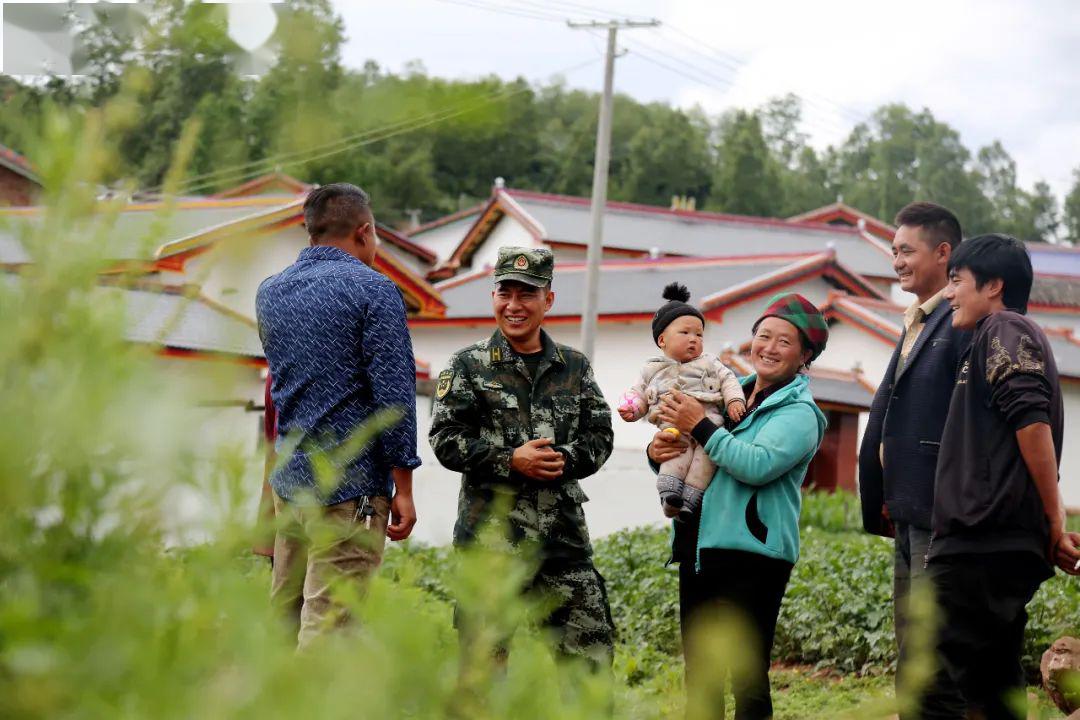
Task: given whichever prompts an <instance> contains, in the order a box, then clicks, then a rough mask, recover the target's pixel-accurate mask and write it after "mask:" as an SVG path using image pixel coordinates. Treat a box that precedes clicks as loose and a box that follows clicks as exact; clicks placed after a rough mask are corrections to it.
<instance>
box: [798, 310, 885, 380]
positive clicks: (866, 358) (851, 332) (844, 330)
mask: <svg viewBox="0 0 1080 720" xmlns="http://www.w3.org/2000/svg"><path fill="white" fill-rule="evenodd" d="M895 347H896V345H895V344H894V343H890V344H888V345H886V344H885V343H884V342H882V341H881V340H878V339H877V338H875V337H872V336H871V335H870V334H869V333H867V331H865V330H861V329H859V328H857V327H854V326H853V325H850V324H848V323H846V322H836V323H833V324H832V325H831V326H830V327H829V342H828V344H827V345H826V346H825V352H823V353H821V355H820V357H818V359H817V360H816V363H817V364H818V365H820V366H821V367H828V368H836V369H837V370H850V369H851V368H852V366H854V365H855V363H856V362H858V363H859V364H860V365H862V369H863V374H864V375H865V376H866V379H867V380H869V381H870V382H871V383H873V385H874V387H877V386H878V385H880V384H881V379H882V378H883V377H884V376H885V370H886V369H887V368H888V366H889V360H890V359H891V358H892V353H893V348H895Z"/></svg>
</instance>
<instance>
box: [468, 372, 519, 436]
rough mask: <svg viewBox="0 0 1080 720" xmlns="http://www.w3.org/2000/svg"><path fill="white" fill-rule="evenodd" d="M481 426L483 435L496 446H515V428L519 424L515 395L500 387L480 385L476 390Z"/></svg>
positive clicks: (516, 434) (517, 404)
mask: <svg viewBox="0 0 1080 720" xmlns="http://www.w3.org/2000/svg"><path fill="white" fill-rule="evenodd" d="M478 396H479V399H480V401H481V402H480V407H478V408H477V410H478V411H479V414H480V422H481V426H482V427H483V428H484V431H483V432H484V435H486V436H488V438H487V439H489V440H490V441H492V442H494V443H495V444H496V445H497V446H498V447H517V445H520V444H521V443H520V442H517V441H518V439H519V438H518V433H517V431H516V430H517V428H518V426H519V425H520V424H521V412H520V405H519V403H518V398H517V395H515V394H513V393H512V392H509V391H507V390H505V389H503V388H501V387H495V388H492V387H487V386H482V387H481V388H480V390H479V392H478Z"/></svg>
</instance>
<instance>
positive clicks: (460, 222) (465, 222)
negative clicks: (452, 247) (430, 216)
mask: <svg viewBox="0 0 1080 720" xmlns="http://www.w3.org/2000/svg"><path fill="white" fill-rule="evenodd" d="M486 204H487V203H480V204H479V205H473V206H472V207H468V208H465V209H464V210H458V211H457V212H455V213H451V214H449V215H444V216H443V217H441V218H436V219H435V220H432V221H431V222H426V223H423V224H422V225H419V226H417V227H415V228H413V229H412V230H410V231H409V232H408V235H409V237H411V238H416V239H417V240H420V239H421V236H423V234H424V233H426V232H428V231H429V230H435V229H436V228H441V227H446V226H447V225H456V226H458V227H460V228H461V235H462V236H463V237H464V235H465V231H466V230H467V229H468V228H469V226H470V225H472V224H473V222H475V221H476V216H477V215H479V214H480V212H481V211H482V210H483V209H484V206H485V205H486Z"/></svg>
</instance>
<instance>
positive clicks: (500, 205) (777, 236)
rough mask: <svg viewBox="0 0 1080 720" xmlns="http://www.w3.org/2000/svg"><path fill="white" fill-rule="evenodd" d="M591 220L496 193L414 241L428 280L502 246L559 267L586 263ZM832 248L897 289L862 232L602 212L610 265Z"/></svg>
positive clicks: (735, 218) (651, 211) (539, 201)
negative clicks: (428, 267) (524, 249)
mask: <svg viewBox="0 0 1080 720" xmlns="http://www.w3.org/2000/svg"><path fill="white" fill-rule="evenodd" d="M589 214H590V202H589V199H588V198H578V197H570V196H566V195H552V194H548V193H538V192H533V191H526V190H514V189H510V188H505V187H499V186H496V187H495V189H494V190H493V191H492V195H491V198H490V199H489V200H488V202H487V203H485V205H484V206H483V208H481V209H480V210H479V212H475V213H473V211H472V210H470V211H468V214H464V213H463V214H459V215H460V216H459V217H458V218H457V219H455V220H449V219H448V220H447V222H445V223H443V224H442V225H434V224H430V225H428V226H422V227H421V228H420V232H419V233H414V234H413V235H412V238H413V239H414V240H416V241H417V242H418V243H420V244H422V245H424V246H425V247H428V249H430V250H432V251H434V252H436V254H438V255H439V265H438V267H436V268H435V270H434V271H433V272H432V274H431V275H430V276H429V277H431V278H432V279H435V280H445V279H448V278H451V277H454V276H455V275H457V274H458V273H460V272H467V271H469V270H480V269H483V268H484V267H488V266H492V265H494V262H495V258H496V255H497V250H498V248H499V247H500V246H502V245H521V246H545V247H549V248H551V250H552V251H553V252H555V254H556V259H557V261H564V260H571V261H572V260H583V259H584V258H585V256H586V252H587V248H588V241H589ZM468 220H471V224H469V226H468V228H467V229H466V231H465V234H464V235H462V236H460V237H459V238H458V241H457V243H456V244H455V245H454V247H453V249H452V250H448V248H449V247H450V245H451V241H450V238H451V237H452V236H451V235H450V232H451V230H459V229H461V228H462V227H463V226H464V225H465V223H466V221H468ZM428 243H436V244H428ZM828 249H833V250H835V251H836V255H837V257H838V258H839V260H840V261H841V262H842V263H844V265H846V266H847V267H849V268H850V269H852V270H854V271H855V272H856V273H858V274H860V275H862V276H863V277H864V278H865V279H866V281H868V282H870V283H872V284H874V285H875V286H877V287H878V289H879V290H881V291H884V292H887V291H888V290H889V288H890V287H891V286H892V284H894V283H895V282H896V276H895V274H894V273H893V271H892V251H891V249H890V248H889V246H888V244H887V243H885V242H884V241H882V240H880V239H878V238H876V237H874V236H872V235H870V234H868V233H865V232H862V231H860V230H859V229H858V228H848V227H837V226H832V225H827V224H824V223H817V222H788V221H785V220H775V219H771V218H757V217H747V216H741V215H726V214H722V213H710V212H699V211H693V210H678V209H675V210H672V209H667V208H661V207H654V206H651V205H639V204H635V203H621V202H609V203H608V204H607V208H606V211H605V213H604V242H603V256H604V258H605V259H615V258H620V257H622V258H626V257H631V258H633V257H639V258H640V257H648V256H650V255H657V256H684V257H686V256H689V257H693V256H697V257H738V256H754V255H791V256H795V255H807V254H813V253H818V252H822V251H824V250H828Z"/></svg>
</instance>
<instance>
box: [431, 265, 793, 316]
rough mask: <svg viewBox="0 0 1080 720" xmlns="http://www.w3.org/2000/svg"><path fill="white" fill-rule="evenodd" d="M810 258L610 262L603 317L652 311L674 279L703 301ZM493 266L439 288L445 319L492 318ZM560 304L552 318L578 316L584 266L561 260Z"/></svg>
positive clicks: (604, 275)
mask: <svg viewBox="0 0 1080 720" xmlns="http://www.w3.org/2000/svg"><path fill="white" fill-rule="evenodd" d="M806 260H807V258H806V257H795V258H792V257H790V256H780V257H768V256H763V257H759V258H754V257H745V258H739V257H736V258H660V259H656V260H650V259H642V260H608V261H605V262H604V263H603V264H602V266H601V270H600V294H599V313H600V314H601V315H652V314H653V313H654V312H656V308H658V307H659V306H660V305H661V304H662V303H663V298H662V297H661V293H662V292H663V289H664V287H665V286H666V285H667V284H669V283H672V282H680V283H682V284H684V285H686V287H687V289H688V290H689V291H690V297H691V302H694V303H701V302H702V301H704V300H705V299H706V298H707V297H708V296H709V295H710V294H711V293H713V292H714V291H715V290H716V288H727V287H730V286H735V285H739V284H741V283H743V282H745V281H747V280H749V279H753V278H757V277H760V276H763V275H767V274H770V273H774V272H777V271H781V270H783V269H785V268H788V267H791V266H793V265H797V264H799V263H800V262H803V261H806ZM491 277H492V276H491V270H490V269H485V270H482V271H479V272H476V273H472V274H469V275H465V276H461V277H458V278H454V279H452V280H448V281H446V282H443V283H440V284H438V285H437V286H436V288H437V289H438V290H439V292H440V293H441V295H442V298H443V301H444V302H445V303H446V306H447V311H446V318H447V319H448V320H450V319H455V318H457V319H460V318H488V317H490V315H491V287H492V281H491ZM552 288H553V289H554V291H555V303H554V305H553V306H552V309H551V311H550V312H549V313H548V317H560V316H578V315H580V314H581V307H582V304H583V302H584V294H585V264H584V263H559V265H558V268H557V272H556V276H555V281H554V284H553V286H552Z"/></svg>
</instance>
